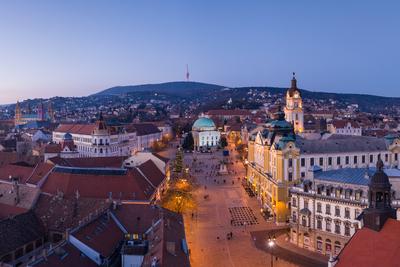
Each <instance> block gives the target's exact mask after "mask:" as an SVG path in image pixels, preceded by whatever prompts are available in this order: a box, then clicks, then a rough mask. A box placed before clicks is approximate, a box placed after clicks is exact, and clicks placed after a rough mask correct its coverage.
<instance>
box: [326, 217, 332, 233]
mask: <svg viewBox="0 0 400 267" xmlns="http://www.w3.org/2000/svg"><path fill="white" fill-rule="evenodd" d="M325 230H326V231H327V232H330V231H331V221H329V220H327V221H326V224H325Z"/></svg>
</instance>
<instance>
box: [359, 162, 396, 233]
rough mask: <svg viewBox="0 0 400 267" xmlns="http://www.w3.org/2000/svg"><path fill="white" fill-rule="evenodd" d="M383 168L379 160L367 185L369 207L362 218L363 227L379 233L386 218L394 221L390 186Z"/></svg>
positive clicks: (394, 212)
mask: <svg viewBox="0 0 400 267" xmlns="http://www.w3.org/2000/svg"><path fill="white" fill-rule="evenodd" d="M383 167H384V164H383V161H382V160H381V159H379V160H378V162H377V163H376V172H375V174H374V175H373V176H372V177H371V179H370V181H369V184H368V187H369V190H368V202H369V206H368V208H367V209H365V210H364V216H363V221H364V226H365V227H367V228H370V229H372V230H375V231H380V230H381V229H382V227H383V225H384V224H385V222H386V220H387V219H388V218H393V219H396V210H395V209H393V208H392V205H391V195H392V194H391V187H392V185H391V184H390V182H389V177H388V176H387V175H386V173H385V172H384V170H383Z"/></svg>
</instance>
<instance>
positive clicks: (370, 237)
mask: <svg viewBox="0 0 400 267" xmlns="http://www.w3.org/2000/svg"><path fill="white" fill-rule="evenodd" d="M399 251H400V221H397V220H394V219H388V220H387V221H386V222H385V225H384V226H383V228H382V229H381V230H380V231H379V232H377V231H374V230H371V229H369V228H366V227H364V228H362V229H360V230H358V231H357V232H356V233H355V234H354V235H353V237H352V238H351V239H350V241H349V242H348V243H347V245H346V246H345V247H344V248H343V250H342V251H341V252H340V254H339V256H338V258H339V260H338V263H337V264H336V265H335V267H347V266H363V267H375V266H385V267H392V266H393V267H394V266H399V263H398V254H399Z"/></svg>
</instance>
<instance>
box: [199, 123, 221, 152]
mask: <svg viewBox="0 0 400 267" xmlns="http://www.w3.org/2000/svg"><path fill="white" fill-rule="evenodd" d="M192 135H193V140H194V148H195V149H196V150H200V149H203V148H209V147H215V146H218V144H219V140H220V138H221V134H220V132H219V131H218V130H217V127H216V126H215V123H214V122H213V120H212V119H210V118H207V117H201V118H199V119H197V120H196V121H195V122H194V124H193V126H192Z"/></svg>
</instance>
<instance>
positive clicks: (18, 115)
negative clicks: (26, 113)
mask: <svg viewBox="0 0 400 267" xmlns="http://www.w3.org/2000/svg"><path fill="white" fill-rule="evenodd" d="M21 118H22V113H21V107H20V106H19V101H17V104H16V105H15V120H14V124H15V126H17V125H20V124H21Z"/></svg>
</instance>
